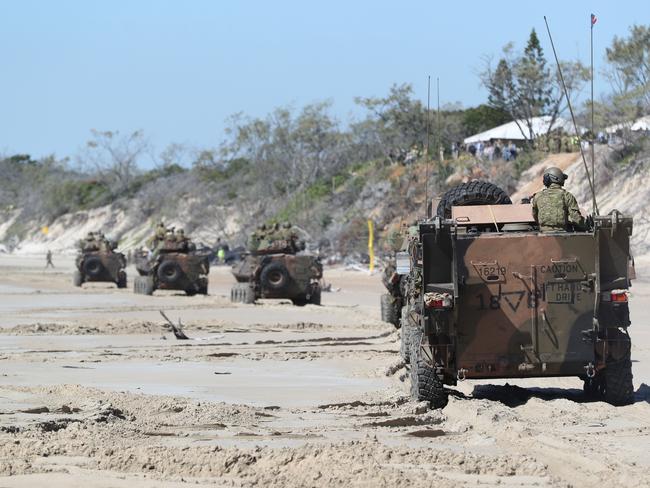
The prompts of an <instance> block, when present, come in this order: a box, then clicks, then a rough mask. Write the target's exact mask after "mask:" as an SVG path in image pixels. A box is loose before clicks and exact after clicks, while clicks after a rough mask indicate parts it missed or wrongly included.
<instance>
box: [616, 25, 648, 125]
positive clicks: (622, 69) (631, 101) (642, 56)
mask: <svg viewBox="0 0 650 488" xmlns="http://www.w3.org/2000/svg"><path fill="white" fill-rule="evenodd" d="M606 56H607V62H608V69H607V70H606V72H605V73H606V75H607V76H608V78H609V80H610V82H611V84H612V88H613V89H614V96H615V97H616V98H618V99H619V100H618V102H619V103H620V102H625V103H624V105H633V106H634V107H635V108H636V109H637V112H638V113H637V115H643V114H646V113H648V112H649V111H650V27H648V26H643V25H633V26H631V27H630V34H629V37H627V38H619V37H614V40H613V41H612V45H611V46H610V47H608V48H607V50H606Z"/></svg>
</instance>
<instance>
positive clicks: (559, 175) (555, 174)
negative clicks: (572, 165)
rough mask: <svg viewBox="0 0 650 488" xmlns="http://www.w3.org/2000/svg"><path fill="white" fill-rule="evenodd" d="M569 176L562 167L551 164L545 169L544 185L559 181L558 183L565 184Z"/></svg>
mask: <svg viewBox="0 0 650 488" xmlns="http://www.w3.org/2000/svg"><path fill="white" fill-rule="evenodd" d="M567 178H568V176H567V175H565V174H564V173H563V172H562V170H561V169H560V168H557V167H555V166H551V167H549V168H546V169H545V170H544V186H549V185H550V184H551V183H557V184H558V185H564V182H565V181H566V179H567Z"/></svg>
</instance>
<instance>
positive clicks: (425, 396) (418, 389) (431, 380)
mask: <svg viewBox="0 0 650 488" xmlns="http://www.w3.org/2000/svg"><path fill="white" fill-rule="evenodd" d="M421 341H422V331H421V330H420V328H414V330H413V332H412V334H411V337H410V358H411V398H412V399H413V400H416V401H418V402H420V401H423V400H426V401H428V402H430V404H431V407H432V408H444V407H445V406H446V405H447V402H448V401H449V399H448V394H447V392H446V391H445V389H444V386H443V384H442V381H440V379H439V378H438V377H437V376H436V373H435V371H434V369H433V368H431V367H429V365H428V364H427V363H426V362H425V361H424V359H423V358H422V353H421V349H420V343H421Z"/></svg>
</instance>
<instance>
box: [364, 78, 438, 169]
mask: <svg viewBox="0 0 650 488" xmlns="http://www.w3.org/2000/svg"><path fill="white" fill-rule="evenodd" d="M412 95H413V87H412V86H411V85H409V84H403V85H393V86H392V87H391V88H390V91H389V93H388V95H387V96H385V97H379V98H378V97H369V98H366V97H356V98H355V99H354V101H355V103H356V104H357V105H359V106H361V107H363V108H365V109H366V110H367V111H368V112H369V116H368V117H366V119H365V120H363V121H361V122H359V123H357V124H354V125H353V128H352V129H353V137H354V139H355V141H356V142H357V144H358V145H359V146H364V145H368V146H370V147H369V150H368V151H367V152H368V156H371V157H372V156H373V151H372V149H373V148H374V156H375V157H376V156H379V155H383V156H388V155H396V154H401V153H405V152H406V151H408V150H409V149H410V148H411V147H413V146H418V147H419V148H423V147H424V144H425V141H426V127H427V114H426V107H424V106H423V104H422V102H420V101H419V100H415V99H413V97H412Z"/></svg>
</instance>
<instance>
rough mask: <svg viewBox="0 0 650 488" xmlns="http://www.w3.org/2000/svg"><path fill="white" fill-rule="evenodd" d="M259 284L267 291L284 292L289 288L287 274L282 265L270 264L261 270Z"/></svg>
mask: <svg viewBox="0 0 650 488" xmlns="http://www.w3.org/2000/svg"><path fill="white" fill-rule="evenodd" d="M260 282H261V283H262V287H263V288H266V289H268V290H273V291H276V292H279V291H282V290H285V289H286V288H287V287H288V286H289V272H288V271H287V268H285V267H284V265H283V264H282V263H277V262H276V263H271V264H269V265H267V266H265V267H264V269H263V270H262V273H261V275H260Z"/></svg>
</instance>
